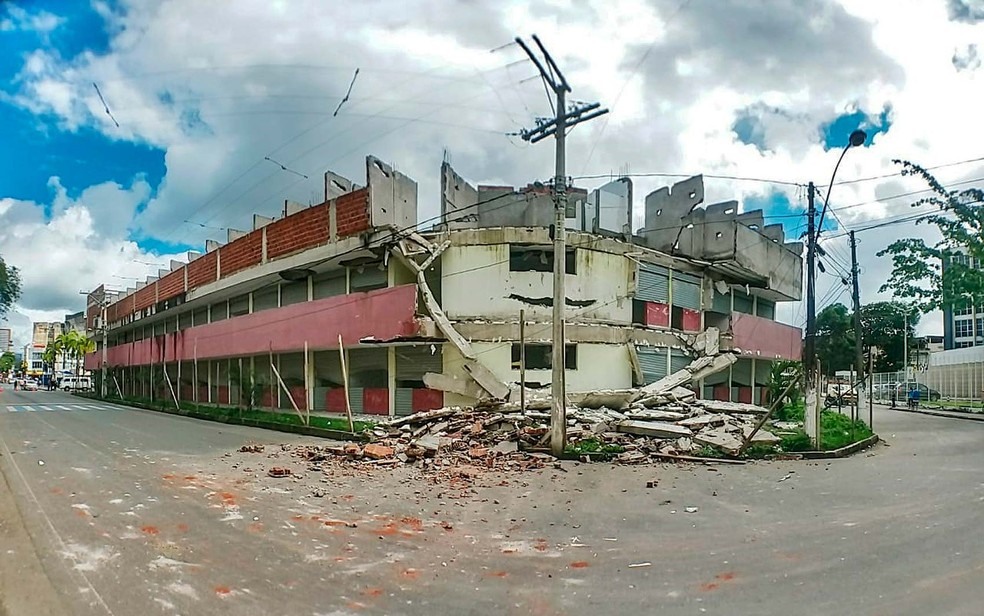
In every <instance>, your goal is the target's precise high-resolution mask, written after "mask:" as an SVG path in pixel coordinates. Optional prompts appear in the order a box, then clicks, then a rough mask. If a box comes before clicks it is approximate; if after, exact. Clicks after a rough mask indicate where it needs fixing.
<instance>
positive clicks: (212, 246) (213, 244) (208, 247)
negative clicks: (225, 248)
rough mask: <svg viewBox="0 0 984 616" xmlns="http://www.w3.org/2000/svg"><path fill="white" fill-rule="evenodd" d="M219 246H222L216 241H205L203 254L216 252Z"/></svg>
mask: <svg viewBox="0 0 984 616" xmlns="http://www.w3.org/2000/svg"><path fill="white" fill-rule="evenodd" d="M219 246H222V244H221V243H220V242H218V241H216V240H205V252H212V251H213V250H218V249H219Z"/></svg>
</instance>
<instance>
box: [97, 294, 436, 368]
mask: <svg viewBox="0 0 984 616" xmlns="http://www.w3.org/2000/svg"><path fill="white" fill-rule="evenodd" d="M416 307H417V287H416V285H412V284H408V285H402V286H398V287H389V288H386V289H378V290H375V291H369V292H368V293H352V294H350V295H339V296H336V297H328V298H325V299H319V300H315V301H311V302H301V303H299V304H291V305H290V306H285V307H283V308H276V309H272V310H264V311H262V312H256V313H253V314H248V315H244V316H241V317H234V318H231V319H226V320H224V321H218V322H216V323H209V324H207V325H200V326H198V327H190V328H188V329H185V330H182V331H180V332H177V333H174V334H167V335H165V336H158V337H157V338H155V339H145V340H139V341H137V342H131V343H126V344H121V345H118V346H115V347H112V348H110V349H109V350H108V351H107V353H106V356H107V362H108V364H109V365H110V366H127V365H141V364H149V363H152V362H153V363H160V361H161V356H162V354H163V357H164V361H167V362H171V361H176V360H178V359H180V360H182V361H191V360H193V359H194V358H195V356H196V343H197V357H198V359H218V358H222V357H239V356H246V355H262V354H264V353H269V352H270V351H271V350H272V351H273V352H274V353H287V352H298V351H301V350H303V349H304V342H305V341H307V343H308V346H309V347H310V348H311V349H332V348H338V335H339V334H341V335H342V341H343V343H344V344H345V345H346V346H349V345H356V344H358V343H359V340H361V339H363V338H367V337H370V336H371V337H373V338H375V339H376V340H387V339H390V338H395V337H397V336H413V335H415V334H417V332H418V328H419V323H418V322H417V320H416V318H415V316H414V315H415V312H416ZM100 361H101V358H100V357H99V356H98V354H96V353H90V354H89V355H87V356H86V358H85V366H86V368H88V369H90V370H94V369H98V368H99V365H100Z"/></svg>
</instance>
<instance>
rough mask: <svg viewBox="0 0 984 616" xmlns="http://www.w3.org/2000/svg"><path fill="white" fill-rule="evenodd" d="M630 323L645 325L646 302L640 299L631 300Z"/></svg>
mask: <svg viewBox="0 0 984 616" xmlns="http://www.w3.org/2000/svg"><path fill="white" fill-rule="evenodd" d="M632 324H633V325H645V324H646V302H644V301H642V300H641V299H633V300H632Z"/></svg>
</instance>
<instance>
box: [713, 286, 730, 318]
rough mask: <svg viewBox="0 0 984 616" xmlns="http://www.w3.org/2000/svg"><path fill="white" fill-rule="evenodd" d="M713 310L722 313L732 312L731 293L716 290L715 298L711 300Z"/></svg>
mask: <svg viewBox="0 0 984 616" xmlns="http://www.w3.org/2000/svg"><path fill="white" fill-rule="evenodd" d="M711 310H713V311H714V312H720V313H722V314H728V313H730V312H731V294H730V293H726V294H723V295H722V294H721V293H718V292H717V291H714V300H713V301H712V302H711Z"/></svg>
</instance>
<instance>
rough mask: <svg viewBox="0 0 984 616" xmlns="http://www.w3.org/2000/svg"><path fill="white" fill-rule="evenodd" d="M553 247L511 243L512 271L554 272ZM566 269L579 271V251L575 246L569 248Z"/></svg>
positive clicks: (568, 271)
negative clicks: (577, 251)
mask: <svg viewBox="0 0 984 616" xmlns="http://www.w3.org/2000/svg"><path fill="white" fill-rule="evenodd" d="M553 254H554V253H553V248H550V247H544V246H523V245H516V244H510V245H509V271H510V272H553V268H554V260H553ZM564 271H565V272H567V273H568V274H576V273H577V253H576V251H575V249H574V248H569V249H568V250H567V260H566V261H565V263H564Z"/></svg>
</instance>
